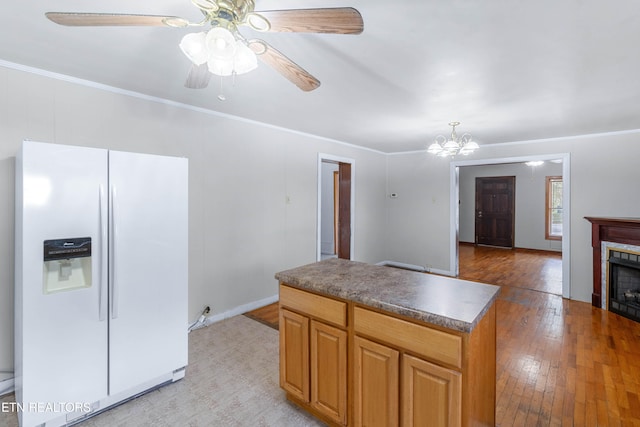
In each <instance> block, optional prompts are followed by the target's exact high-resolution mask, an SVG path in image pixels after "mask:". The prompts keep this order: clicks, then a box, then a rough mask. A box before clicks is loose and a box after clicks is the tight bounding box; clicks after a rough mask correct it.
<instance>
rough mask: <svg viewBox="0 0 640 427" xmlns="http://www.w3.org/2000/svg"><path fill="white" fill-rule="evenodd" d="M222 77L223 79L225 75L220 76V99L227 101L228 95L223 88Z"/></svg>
mask: <svg viewBox="0 0 640 427" xmlns="http://www.w3.org/2000/svg"><path fill="white" fill-rule="evenodd" d="M222 79H223V77H222V76H220V94H219V95H218V99H219V100H220V101H226V100H227V97H226V96H225V95H224V91H223V88H222Z"/></svg>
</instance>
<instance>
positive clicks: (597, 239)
mask: <svg viewBox="0 0 640 427" xmlns="http://www.w3.org/2000/svg"><path fill="white" fill-rule="evenodd" d="M585 218H586V219H587V220H588V221H589V222H591V246H592V248H593V293H592V295H591V302H592V304H593V305H594V306H595V307H601V308H603V309H605V310H607V309H608V307H607V298H608V296H607V293H608V289H607V285H608V277H607V274H608V270H609V269H608V268H607V266H608V262H609V259H608V258H609V251H610V250H613V251H620V252H628V253H631V254H638V253H640V218H603V217H585Z"/></svg>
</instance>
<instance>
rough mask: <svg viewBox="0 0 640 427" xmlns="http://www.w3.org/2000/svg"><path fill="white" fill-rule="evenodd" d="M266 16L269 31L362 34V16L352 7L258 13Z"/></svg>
mask: <svg viewBox="0 0 640 427" xmlns="http://www.w3.org/2000/svg"><path fill="white" fill-rule="evenodd" d="M256 13H258V14H259V15H262V16H264V17H265V18H266V19H267V20H268V21H269V23H270V24H271V28H270V29H269V31H276V32H280V31H283V32H294V33H333V34H360V33H361V32H362V30H363V29H364V23H363V21H362V15H360V12H358V11H357V10H356V9H354V8H352V7H336V8H324V9H292V10H264V11H259V12H258V11H256Z"/></svg>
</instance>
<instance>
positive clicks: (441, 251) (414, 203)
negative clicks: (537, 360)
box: [387, 131, 640, 302]
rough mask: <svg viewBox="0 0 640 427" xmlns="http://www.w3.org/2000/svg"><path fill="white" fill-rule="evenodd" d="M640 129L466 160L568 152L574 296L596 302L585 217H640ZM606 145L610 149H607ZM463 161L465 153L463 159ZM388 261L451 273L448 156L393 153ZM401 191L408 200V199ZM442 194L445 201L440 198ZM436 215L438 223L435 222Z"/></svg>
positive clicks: (490, 150) (487, 152)
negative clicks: (639, 189) (397, 194)
mask: <svg viewBox="0 0 640 427" xmlns="http://www.w3.org/2000/svg"><path fill="white" fill-rule="evenodd" d="M639 140H640V131H634V132H618V133H611V134H606V135H590V136H582V137H570V138H562V139H554V140H548V141H538V142H534V143H514V144H506V145H505V144H494V145H486V146H484V147H482V146H481V149H480V150H479V151H478V152H476V153H475V154H473V155H471V156H470V157H469V159H471V160H476V159H498V158H512V157H522V156H530V155H546V154H559V153H569V154H570V163H571V201H570V206H571V245H570V247H571V251H570V252H571V258H570V260H569V262H570V269H571V283H570V293H571V298H572V299H577V300H580V301H585V302H591V292H592V270H591V269H592V265H591V257H592V255H591V254H592V252H591V228H590V224H589V222H588V221H586V220H585V219H584V217H585V216H613V217H639V216H640V198H639V197H638V196H637V195H638V188H637V183H638V182H640V168H638V160H637V159H638V158H640V143H639ZM602 147H605V148H606V150H602ZM465 159H466V158H465ZM388 174H389V178H388V181H389V191H390V192H391V191H394V192H398V193H399V198H398V199H397V201H399V202H400V203H397V204H396V203H395V202H396V200H391V202H390V208H389V212H390V214H389V226H388V230H389V232H388V233H387V239H388V241H389V248H390V250H391V252H390V253H389V254H387V258H388V259H393V260H395V261H399V262H407V263H413V264H418V265H423V266H424V265H430V266H434V267H435V268H439V269H442V270H447V271H448V270H449V269H450V265H449V258H448V254H449V250H450V247H449V246H450V243H449V231H450V230H449V228H450V227H449V223H448V218H449V192H448V189H449V180H450V177H449V161H448V160H446V159H441V158H437V157H433V156H429V155H427V153H424V152H423V153H407V154H404V155H393V156H388ZM403 195H404V198H403ZM443 198H444V200H443ZM434 219H437V221H434V222H430V221H431V220H434Z"/></svg>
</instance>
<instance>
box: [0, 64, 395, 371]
mask: <svg viewBox="0 0 640 427" xmlns="http://www.w3.org/2000/svg"><path fill="white" fill-rule="evenodd" d="M24 139H31V140H36V141H42V142H53V143H60V144H69V145H83V146H93V147H102V148H110V149H117V150H123V151H133V152H145V153H155V154H164V155H173V156H184V157H187V158H189V166H190V170H189V187H190V188H189V315H190V319H189V320H194V319H195V318H197V317H198V315H199V314H200V312H201V310H202V309H203V307H204V306H206V305H209V306H210V307H211V309H212V313H211V314H212V315H215V314H217V313H223V312H227V311H230V310H233V309H234V308H237V307H239V306H243V305H245V304H250V303H252V302H255V301H259V300H262V299H266V298H269V297H273V296H275V295H276V294H277V282H276V280H275V279H274V273H276V272H277V271H280V270H283V269H286V268H291V267H295V266H298V265H301V264H306V263H311V262H314V261H315V259H316V238H317V237H316V236H317V231H316V227H317V218H316V216H317V206H316V204H317V194H316V193H317V176H318V172H317V159H318V153H319V152H322V153H328V154H333V155H336V156H343V157H349V158H353V159H355V160H357V162H358V168H357V171H356V176H355V177H354V179H355V180H356V196H355V204H356V208H355V212H356V217H355V227H354V230H353V231H354V236H355V250H354V256H355V259H356V260H360V261H367V262H378V261H380V260H383V259H384V255H385V254H384V249H383V246H382V242H383V240H382V236H380V234H379V233H378V232H377V231H378V230H379V229H380V228H383V227H384V223H385V219H386V216H385V194H384V183H385V179H386V177H385V167H386V160H385V156H384V155H382V154H380V153H377V152H373V151H368V150H364V149H359V148H355V147H353V146H349V145H346V144H339V143H336V142H332V141H328V140H323V139H320V138H316V137H312V136H309V135H304V134H300V133H294V132H290V131H286V130H283V129H278V128H275V127H270V126H265V125H260V124H257V123H253V122H248V121H242V120H234V119H230V118H226V117H223V116H220V115H215V114H210V113H207V112H202V111H195V110H193V109H186V108H178V107H177V106H174V105H170V104H167V103H160V102H154V101H151V100H147V99H141V98H138V97H131V96H127V95H123V94H118V93H113V92H110V91H105V90H99V89H96V88H93V87H88V86H85V85H81V84H76V83H73V82H68V81H63V80H57V79H54V78H51V77H49V76H42V75H38V74H32V73H27V72H24V71H19V70H15V69H11V68H4V67H0V371H3V370H11V369H13V286H14V284H13V270H14V255H13V239H14V231H13V228H14V213H13V212H14V173H15V158H14V157H15V155H16V153H17V151H18V148H19V146H20V144H21V142H22V140H24ZM287 197H288V198H289V200H290V202H289V203H287V202H286V200H287ZM186 321H187V319H185V327H186ZM3 378H4V377H3V376H2V375H0V380H2V379H3Z"/></svg>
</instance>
